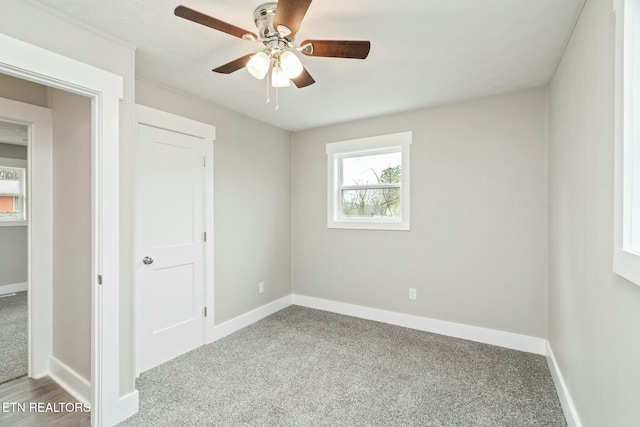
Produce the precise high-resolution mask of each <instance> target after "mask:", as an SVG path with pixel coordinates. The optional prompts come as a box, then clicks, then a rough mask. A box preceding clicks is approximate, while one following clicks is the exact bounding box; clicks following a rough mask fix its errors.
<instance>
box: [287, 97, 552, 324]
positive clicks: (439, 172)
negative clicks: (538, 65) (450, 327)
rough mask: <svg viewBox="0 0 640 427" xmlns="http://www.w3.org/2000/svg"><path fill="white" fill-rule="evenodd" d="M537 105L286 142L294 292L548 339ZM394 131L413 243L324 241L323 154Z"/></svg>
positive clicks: (419, 116)
mask: <svg viewBox="0 0 640 427" xmlns="http://www.w3.org/2000/svg"><path fill="white" fill-rule="evenodd" d="M545 102H546V93H545V90H544V89H538V90H533V91H527V92H522V93H517V94H512V95H506V96H499V97H495V98H489V99H483V100H478V101H470V102H464V103H459V104H454V105H447V106H443V107H437V108H429V109H422V110H417V111H412V112H407V113H402V114H395V115H390V116H384V117H378V118H373V119H367V120H361V121H356V122H351V123H346V124H341V125H336V126H330V127H323V128H319V129H313V130H308V131H303V132H297V133H295V134H294V135H293V154H292V155H293V159H292V164H293V173H292V182H293V196H292V197H293V203H292V208H293V209H292V221H293V225H292V235H293V247H292V253H293V257H292V260H293V261H292V266H293V292H294V293H296V294H302V295H308V296H313V297H318V298H326V299H329V300H335V301H341V302H346V303H352V304H359V305H364V306H368V307H375V308H380V309H386V310H392V311H397V312H401V313H408V314H413V315H418V316H426V317H431V318H436V319H442V320H448V321H453V322H459V323H465V324H470V325H475V326H482V327H487V328H494V329H498V330H503V331H509V332H516V333H521V334H526V335H532V336H537V337H545V336H546V321H545V318H546V248H547V239H546V230H547V225H546V134H545V120H546V119H545V117H546V107H545ZM403 131H413V144H412V146H411V191H412V193H411V231H408V232H406V231H370V230H340V229H327V209H326V194H327V178H326V164H327V162H326V155H325V144H326V143H328V142H334V141H341V140H348V139H355V138H361V137H366V136H373V135H383V134H389V133H396V132H403ZM410 287H413V288H416V289H417V293H418V298H417V300H416V301H410V300H409V299H408V290H409V288H410Z"/></svg>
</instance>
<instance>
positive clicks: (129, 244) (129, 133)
mask: <svg viewBox="0 0 640 427" xmlns="http://www.w3.org/2000/svg"><path fill="white" fill-rule="evenodd" d="M0 32H2V33H4V34H6V35H8V36H11V37H15V38H18V39H20V40H24V41H26V42H28V43H31V44H34V45H36V46H39V47H42V48H44V49H48V50H51V51H53V52H56V53H59V54H62V55H65V56H67V57H69V58H73V59H76V60H78V61H81V62H84V63H86V64H90V65H93V66H96V67H99V68H102V69H104V70H106V71H110V72H112V73H114V74H117V75H120V76H122V77H123V78H124V99H123V100H122V102H121V103H120V206H121V209H120V266H121V269H120V306H119V307H118V310H119V312H120V368H121V370H120V392H121V394H123V395H124V394H127V393H129V392H131V391H132V390H133V389H134V387H135V382H134V370H133V360H134V359H133V234H134V233H133V181H132V177H133V153H132V151H131V150H132V147H133V143H132V142H133V130H134V128H133V106H134V84H135V78H134V75H135V49H134V48H133V47H131V46H128V45H125V44H123V43H121V42H118V41H116V40H115V39H111V38H104V37H101V36H99V35H97V34H95V33H92V32H90V31H87V30H85V29H84V28H80V27H77V26H75V25H73V24H71V23H70V22H69V21H67V20H64V19H60V18H57V17H55V16H52V15H50V14H48V13H47V12H45V11H44V10H42V9H40V8H37V7H33V6H30V5H29V4H27V3H24V2H22V1H20V0H2V13H0Z"/></svg>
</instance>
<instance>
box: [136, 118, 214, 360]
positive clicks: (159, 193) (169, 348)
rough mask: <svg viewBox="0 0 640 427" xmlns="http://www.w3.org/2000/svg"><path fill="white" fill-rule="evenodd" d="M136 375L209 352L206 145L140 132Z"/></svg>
mask: <svg viewBox="0 0 640 427" xmlns="http://www.w3.org/2000/svg"><path fill="white" fill-rule="evenodd" d="M138 135H139V136H138V138H139V140H138V143H139V154H140V156H139V167H140V169H139V170H140V172H139V174H140V175H139V179H138V184H139V186H138V191H137V194H138V197H139V199H140V200H139V212H138V227H139V228H140V234H139V236H140V237H139V245H138V247H139V249H140V250H139V252H138V254H139V256H140V258H141V259H138V260H137V268H139V269H140V271H139V273H140V274H139V278H140V279H139V281H138V286H139V287H140V289H139V292H138V293H137V295H138V298H139V302H138V304H137V307H138V310H139V313H138V316H137V319H138V322H139V323H138V328H139V329H138V336H137V343H138V345H137V346H136V347H137V364H138V366H137V371H138V372H139V373H140V372H144V371H146V370H148V369H151V368H153V367H154V366H157V365H159V364H161V363H164V362H166V361H168V360H170V359H173V358H174V357H177V356H179V355H181V354H183V353H185V352H187V351H190V350H193V349H194V348H197V347H199V346H201V345H203V344H204V307H205V304H204V262H203V261H204V256H203V254H204V179H205V177H204V167H203V166H204V164H203V161H204V156H205V144H204V139H202V138H197V137H194V136H189V135H184V134H181V133H177V132H172V131H168V130H164V129H159V128H156V127H152V126H147V125H144V124H139V125H138Z"/></svg>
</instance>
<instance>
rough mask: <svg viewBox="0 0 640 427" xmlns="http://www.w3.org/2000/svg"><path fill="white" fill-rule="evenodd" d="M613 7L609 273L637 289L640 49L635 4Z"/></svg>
mask: <svg viewBox="0 0 640 427" xmlns="http://www.w3.org/2000/svg"><path fill="white" fill-rule="evenodd" d="M613 5H614V10H615V14H616V57H615V58H616V59H615V60H616V64H615V125H614V126H615V149H614V174H615V176H614V224H613V226H614V248H613V272H614V273H616V274H618V275H620V276H622V277H624V278H625V279H627V280H629V281H631V282H633V283H635V284H636V285H640V117H639V114H640V80H639V79H638V78H637V77H636V78H635V79H634V78H633V76H634V75H636V76H637V75H639V73H640V54H635V55H634V50H635V51H637V50H638V49H640V1H638V0H613ZM634 29H635V31H634ZM634 45H635V46H636V48H635V49H634V48H633V46H634ZM634 111H635V113H634ZM634 116H635V119H634ZM634 222H635V224H634Z"/></svg>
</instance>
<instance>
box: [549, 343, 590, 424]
mask: <svg viewBox="0 0 640 427" xmlns="http://www.w3.org/2000/svg"><path fill="white" fill-rule="evenodd" d="M546 356H547V364H548V365H549V371H551V377H552V378H553V383H554V384H555V386H556V391H557V393H558V398H559V399H560V405H561V406H562V411H563V412H564V417H565V418H566V419H567V425H568V427H582V422H581V421H580V417H579V416H578V410H577V409H576V406H575V405H574V404H573V399H571V395H570V394H569V388H568V387H567V384H566V383H565V381H564V377H563V376H562V372H561V371H560V367H559V366H558V361H557V360H556V357H555V356H554V354H553V351H552V350H551V344H549V342H547V343H546Z"/></svg>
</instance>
